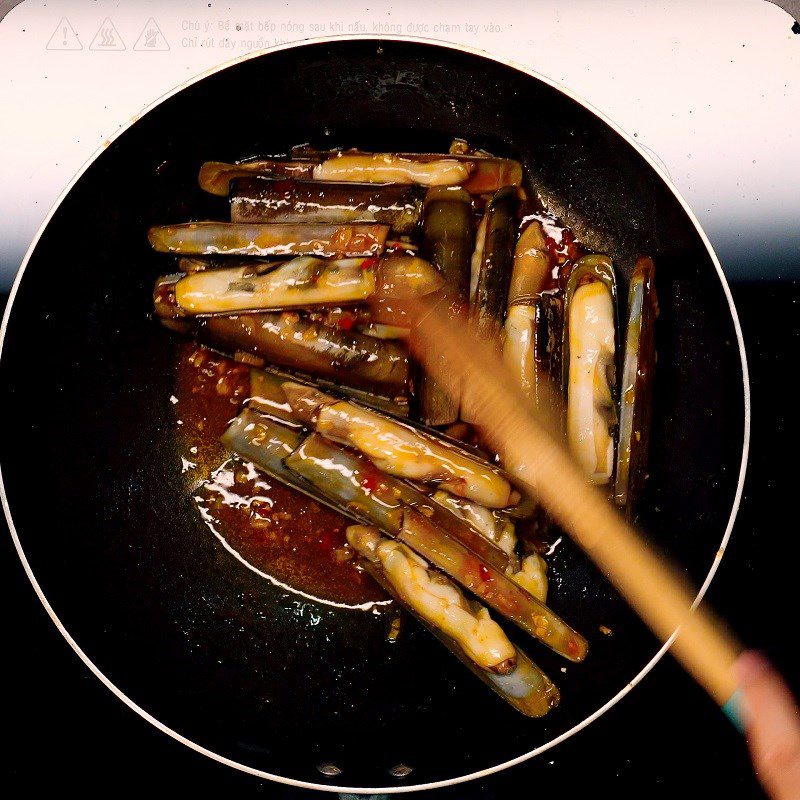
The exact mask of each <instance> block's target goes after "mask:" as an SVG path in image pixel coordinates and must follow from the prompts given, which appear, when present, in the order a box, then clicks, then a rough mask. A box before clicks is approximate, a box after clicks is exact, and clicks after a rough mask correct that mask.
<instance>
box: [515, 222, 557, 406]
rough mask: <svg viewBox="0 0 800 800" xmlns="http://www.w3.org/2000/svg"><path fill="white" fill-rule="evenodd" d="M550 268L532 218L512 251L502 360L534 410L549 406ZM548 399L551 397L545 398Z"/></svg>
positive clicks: (542, 238) (542, 237)
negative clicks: (547, 292)
mask: <svg viewBox="0 0 800 800" xmlns="http://www.w3.org/2000/svg"><path fill="white" fill-rule="evenodd" d="M550 268H551V259H550V254H549V253H548V252H547V249H546V240H545V235H544V231H543V229H542V226H541V223H539V222H537V221H533V222H531V223H530V224H529V225H528V226H527V227H526V228H525V229H524V230H523V231H522V233H521V234H520V237H519V239H518V240H517V245H516V248H515V251H514V265H513V269H512V272H511V282H510V285H509V290H508V311H507V314H506V320H505V324H504V328H503V330H504V338H503V361H504V362H505V365H506V367H507V368H508V370H509V371H510V372H511V374H512V375H513V376H514V378H515V380H516V383H517V385H518V387H519V388H520V389H521V390H522V394H523V395H524V396H525V398H526V400H528V401H529V402H530V405H531V409H532V410H534V411H539V412H542V411H548V412H550V411H551V410H552V409H550V408H549V405H548V404H547V403H545V392H546V388H545V384H546V381H545V376H546V375H547V373H548V366H549V365H548V364H547V361H548V355H549V353H550V351H551V350H552V347H551V345H552V343H551V342H550V341H549V338H548V337H549V333H550V327H551V326H550V325H548V324H547V323H548V322H552V315H550V316H548V310H550V311H552V308H551V305H552V303H553V302H554V301H555V298H554V297H553V296H552V295H543V294H542V290H543V288H544V286H545V283H546V280H547V278H548V276H549V273H550ZM547 399H548V400H550V399H552V398H549V397H548V398H547Z"/></svg>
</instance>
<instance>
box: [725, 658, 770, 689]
mask: <svg viewBox="0 0 800 800" xmlns="http://www.w3.org/2000/svg"><path fill="white" fill-rule="evenodd" d="M733 669H734V672H735V674H736V679H737V681H738V683H739V685H740V686H743V687H747V686H750V685H752V684H753V683H755V682H756V681H757V680H759V679H760V678H762V677H763V676H764V675H766V674H767V673H769V672H771V671H772V666H771V665H770V663H769V661H768V660H767V658H766V657H765V656H764V655H763V654H762V653H759V652H758V651H757V650H746V651H745V652H744V653H742V654H741V655H740V656H739V658H737V659H736V662H735V663H734V665H733Z"/></svg>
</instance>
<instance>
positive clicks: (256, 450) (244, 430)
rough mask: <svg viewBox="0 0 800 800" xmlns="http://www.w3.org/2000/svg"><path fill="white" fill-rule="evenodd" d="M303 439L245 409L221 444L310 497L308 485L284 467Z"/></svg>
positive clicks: (225, 434)
mask: <svg viewBox="0 0 800 800" xmlns="http://www.w3.org/2000/svg"><path fill="white" fill-rule="evenodd" d="M302 439H303V434H302V433H301V432H300V431H298V430H292V429H290V428H288V427H286V426H285V425H278V424H276V422H275V421H274V420H272V419H269V418H268V417H265V416H264V415H263V414H260V413H258V412H257V411H254V410H253V409H250V408H245V409H243V410H242V412H241V413H240V414H239V416H238V417H236V418H235V419H234V420H233V421H232V422H231V423H230V425H229V426H228V428H227V429H226V431H225V433H223V434H222V437H221V438H220V441H221V442H222V443H223V444H224V445H225V447H227V448H228V450H230V451H231V452H232V453H236V455H237V456H239V457H240V458H244V459H247V460H248V461H252V462H253V463H254V464H255V465H256V466H257V467H258V468H259V469H261V470H263V471H264V472H266V473H267V474H268V475H271V476H272V477H273V478H277V479H278V480H280V481H281V482H282V483H285V484H287V485H288V486H291V487H293V488H295V489H300V491H303V492H304V493H305V494H309V491H310V490H309V488H308V485H307V484H306V483H305V482H303V480H302V479H301V478H299V477H298V476H297V475H296V474H295V473H294V472H292V471H291V470H290V469H287V468H286V467H285V466H284V464H283V459H284V458H286V456H288V455H289V454H290V453H291V452H292V451H293V450H294V449H295V448H296V447H297V446H298V445H299V444H300V442H301V441H302Z"/></svg>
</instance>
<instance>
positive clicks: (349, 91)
mask: <svg viewBox="0 0 800 800" xmlns="http://www.w3.org/2000/svg"><path fill="white" fill-rule="evenodd" d="M453 136H462V137H466V138H468V139H469V140H470V142H472V143H474V144H476V145H480V146H483V147H486V148H487V149H490V150H492V151H495V152H496V153H497V154H499V155H508V156H512V157H514V158H518V159H520V160H522V161H524V162H525V164H526V165H527V167H528V168H529V170H530V171H531V172H532V174H533V175H534V176H536V180H537V184H538V188H539V189H540V190H541V191H542V192H543V193H544V194H545V195H546V196H548V197H549V198H551V200H552V201H553V202H555V203H557V204H558V206H559V208H561V209H563V210H564V213H565V216H566V221H567V222H568V223H572V224H573V225H574V226H575V227H576V229H577V231H578V233H579V234H580V235H581V236H583V237H584V238H585V239H586V240H588V241H590V242H602V243H603V244H604V246H605V247H607V248H608V249H609V251H610V254H611V255H612V256H613V257H614V258H615V259H616V260H617V262H618V264H619V265H620V266H621V268H622V270H623V271H629V270H630V267H631V265H632V259H633V258H634V257H635V255H636V254H637V253H649V254H651V255H653V257H654V258H655V259H656V263H657V265H658V292H659V298H660V304H661V318H660V321H659V324H658V333H657V337H658V339H657V341H658V376H657V387H656V408H655V419H654V431H653V449H652V459H651V470H650V482H649V488H648V490H647V494H646V497H645V499H644V502H643V505H642V518H643V521H644V523H645V525H646V527H647V530H648V531H649V533H650V534H651V535H652V537H653V539H654V540H655V541H656V542H657V543H658V544H659V545H660V546H661V547H662V548H663V549H665V550H667V551H669V552H670V553H671V554H673V555H674V556H675V557H676V558H677V559H678V560H679V561H680V563H681V564H683V565H685V568H686V572H687V575H688V576H689V577H690V578H691V579H692V580H694V581H696V582H700V581H702V579H703V578H704V577H705V575H706V573H707V572H708V570H709V568H710V567H711V565H712V562H713V560H714V557H715V555H716V553H717V550H718V548H719V547H720V541H721V539H722V536H723V532H724V530H725V527H726V524H727V522H728V519H729V516H730V513H731V507H732V503H733V499H734V495H735V490H736V486H737V480H738V474H739V466H740V461H741V453H742V439H743V427H744V426H743V419H744V406H743V392H742V368H741V361H740V355H739V349H738V343H737V338H736V334H735V331H734V325H733V321H732V317H731V313H730V310H729V306H728V302H727V300H726V297H725V294H724V291H723V288H722V285H721V283H720V280H719V277H718V275H717V273H716V271H715V268H714V265H713V262H712V260H711V258H710V256H709V254H708V252H707V250H706V248H705V247H704V245H703V242H702V240H701V238H700V236H699V235H698V233H697V231H696V229H695V227H694V226H693V224H692V222H691V221H690V219H689V217H688V216H687V214H686V212H685V211H684V210H683V209H682V207H681V206H680V204H679V203H678V201H677V200H676V199H675V197H674V196H673V194H672V193H671V192H670V190H669V189H668V188H667V187H666V186H665V185H664V183H663V182H662V180H661V178H660V177H659V176H658V175H657V174H656V173H655V172H654V171H653V170H652V168H651V167H650V166H649V165H648V164H647V163H646V162H645V160H644V159H642V158H641V157H640V156H639V155H638V153H637V152H636V151H635V150H634V149H633V148H632V147H631V146H630V145H629V144H627V143H626V141H625V140H624V139H623V138H622V137H620V136H619V135H618V134H616V133H615V132H614V131H613V130H612V129H611V128H609V127H608V126H607V125H606V124H605V123H604V122H602V121H601V120H599V119H598V118H597V117H595V116H594V115H593V114H592V113H590V112H589V111H587V110H586V109H585V108H583V107H582V106H581V105H580V104H579V103H577V102H575V101H574V100H572V99H570V98H569V97H567V96H565V95H564V94H562V93H560V92H559V91H557V90H556V89H553V88H552V87H550V86H549V85H547V84H545V83H543V82H541V81H539V80H537V79H535V78H533V77H530V76H528V75H526V74H523V73H521V72H518V71H516V70H514V69H512V68H510V67H508V66H505V65H502V64H499V63H496V62H494V61H491V60H488V59H486V58H483V57H479V56H476V55H471V54H467V53H463V52H460V51H456V50H451V49H447V48H443V47H438V46H433V45H425V44H414V43H408V42H397V41H382V42H378V41H338V42H334V43H325V44H313V45H309V46H304V47H299V48H294V49H288V50H283V51H280V52H276V53H270V54H265V55H263V56H260V57H258V58H253V59H251V60H248V61H245V62H243V63H239V64H237V65H235V66H232V67H229V68H227V69H225V70H223V71H222V72H219V73H217V74H215V75H212V76H209V77H207V78H204V79H203V80H201V81H199V82H197V83H195V84H193V85H191V86H189V87H187V88H185V89H184V90H182V91H181V92H179V93H178V94H176V95H175V96H173V97H171V98H169V99H168V100H166V101H164V102H162V103H161V104H160V105H158V106H157V107H156V108H155V109H154V110H152V111H151V112H149V113H148V114H146V115H145V116H144V117H143V118H142V119H140V120H139V121H138V122H137V123H136V124H134V125H133V126H132V127H131V128H130V129H128V130H127V131H126V132H125V133H124V134H123V135H121V136H120V137H119V138H118V139H116V140H115V141H114V142H113V143H112V144H111V145H110V146H109V147H108V148H107V149H106V150H105V152H104V153H103V154H102V155H101V156H100V157H99V158H98V159H97V160H96V161H95V162H94V163H93V164H92V166H91V167H90V168H89V169H88V170H87V171H86V172H85V173H84V174H83V176H82V177H81V178H80V179H79V180H78V182H77V183H76V184H75V186H74V187H73V188H72V190H71V191H70V192H69V194H68V195H67V197H66V199H65V200H64V201H63V203H62V204H61V205H60V207H59V208H58V210H57V211H56V213H55V215H54V216H53V218H52V220H51V221H50V223H49V225H48V226H47V228H46V230H45V232H44V234H43V236H42V237H41V239H40V241H39V242H38V244H37V246H36V248H35V250H34V252H33V254H32V256H31V258H30V261H29V263H28V265H27V269H26V271H25V274H24V276H23V278H22V281H21V283H20V285H19V290H18V293H17V296H16V299H15V300H14V303H13V307H12V308H11V311H10V317H9V320H8V329H7V333H6V338H5V343H4V348H3V353H2V364H1V365H0V369H1V370H2V379H1V381H0V385H1V386H2V391H3V396H4V406H5V416H4V418H5V420H6V426H5V431H4V435H3V437H2V439H0V463H2V471H3V480H4V481H5V488H6V492H7V498H8V503H9V506H10V509H11V513H12V516H13V520H14V525H15V527H16V530H17V532H18V534H19V538H20V540H21V544H22V547H23V548H24V551H25V553H26V555H27V558H28V560H29V562H30V565H31V567H32V570H33V573H34V574H35V575H36V577H37V578H38V580H39V582H40V584H41V587H42V589H43V591H44V593H45V594H46V596H47V598H48V600H49V601H50V603H51V604H52V607H53V608H54V610H55V613H56V614H57V615H58V616H59V618H60V619H61V621H62V622H63V624H64V626H65V627H66V629H67V630H68V631H69V632H70V633H71V634H72V636H74V638H75V640H76V641H77V644H78V645H79V646H80V647H81V648H82V649H83V651H84V652H85V653H86V654H87V655H88V657H89V658H90V659H92V660H93V662H94V663H95V664H96V665H97V667H98V668H99V669H100V670H101V671H102V672H103V673H104V674H105V675H106V676H108V678H109V679H110V680H111V681H112V682H113V683H114V684H115V685H116V686H117V687H119V689H121V690H122V691H123V692H124V693H125V694H126V695H127V696H128V697H129V698H131V699H132V700H133V701H134V702H135V703H137V704H139V705H140V706H141V707H142V708H144V709H145V710H146V711H148V712H150V713H151V714H153V715H155V716H156V717H157V718H158V719H159V720H161V721H162V722H163V723H164V724H165V725H167V726H169V727H170V728H172V729H174V730H175V731H177V732H178V733H180V734H182V735H183V736H185V737H187V738H188V739H190V740H192V741H194V742H196V743H198V744H200V745H202V746H204V747H207V748H209V749H211V750H213V751H214V752H216V753H218V754H221V755H223V756H226V757H228V758H231V759H233V760H235V761H237V762H241V763H243V764H246V765H248V766H250V767H253V768H256V769H259V770H264V771H267V772H271V773H276V774H279V775H281V776H285V777H288V778H292V779H297V780H304V781H310V782H315V783H321V784H326V783H336V784H339V785H349V786H372V787H375V786H390V785H394V784H396V783H397V779H395V778H393V777H391V776H390V775H389V773H388V770H389V769H390V768H392V767H393V766H395V765H397V764H398V763H401V762H402V763H405V764H408V765H410V766H412V767H413V772H412V773H411V774H410V775H409V776H408V777H406V778H405V779H404V780H403V783H404V784H416V783H427V782H430V781H439V780H444V779H448V778H453V777H456V776H460V775H463V774H466V773H469V772H472V771H475V770H480V769H483V768H487V767H492V766H493V765H496V764H498V763H500V762H503V761H506V760H508V759H511V758H514V757H516V756H519V755H521V754H523V753H526V752H528V751H530V750H532V749H534V748H536V747H539V746H541V745H544V744H545V743H547V742H549V741H550V740H551V739H553V738H554V737H555V736H558V735H560V734H562V733H564V732H565V731H567V730H568V729H570V728H571V727H572V726H574V725H576V724H578V723H580V722H581V721H582V720H583V719H585V718H586V717H587V716H588V715H589V714H591V713H592V712H594V711H595V710H596V709H598V708H599V707H600V706H602V705H603V704H604V703H605V702H606V701H608V700H609V699H610V698H612V697H613V696H614V695H615V694H616V693H617V692H619V691H620V690H621V689H623V688H624V687H625V686H626V684H628V682H629V681H631V680H632V679H633V678H634V677H635V676H636V675H637V673H639V671H640V670H641V669H642V668H643V666H644V665H645V664H646V663H647V662H648V661H649V660H650V659H651V658H652V656H653V655H654V653H655V652H656V650H657V646H656V643H655V641H654V640H653V639H652V638H651V637H650V636H649V634H647V633H646V632H645V631H644V629H643V627H642V626H641V625H640V623H638V622H637V621H636V620H635V619H634V618H633V616H632V615H631V613H630V612H629V611H628V610H627V608H626V606H625V605H624V603H623V602H621V601H620V599H619V598H618V597H617V596H616V594H615V593H614V592H613V591H612V590H611V589H610V588H609V586H608V585H607V584H606V582H605V581H604V580H603V579H602V578H601V576H599V575H598V573H597V572H596V571H595V570H594V569H593V568H592V567H591V566H590V565H589V564H587V562H586V560H585V559H584V558H583V557H582V556H581V554H579V553H577V552H576V551H575V550H574V549H573V548H572V547H571V546H570V545H569V544H567V543H564V544H563V545H562V546H560V547H559V548H558V550H557V553H556V556H555V557H554V559H553V573H554V576H555V578H554V580H553V581H552V584H553V589H552V604H553V606H554V607H555V608H556V609H557V610H558V611H559V612H560V613H562V614H563V616H564V617H566V618H567V619H568V620H570V621H571V622H573V624H575V625H576V627H578V628H579V629H580V630H581V631H583V632H584V633H585V634H586V635H587V636H588V638H589V640H590V643H591V648H592V649H591V653H590V657H589V659H588V661H587V662H586V663H585V664H584V665H582V666H572V665H569V666H566V662H562V661H560V660H559V659H558V658H557V657H555V656H552V655H551V654H549V653H547V652H544V650H543V649H542V648H540V647H538V646H537V645H536V644H534V643H533V642H530V641H528V642H525V646H526V648H527V650H528V652H529V653H531V654H532V655H533V657H534V658H535V659H536V660H537V661H539V663H540V664H541V665H542V666H543V667H544V668H545V669H546V670H547V671H548V672H549V673H550V674H551V675H552V676H553V678H554V679H555V680H556V681H557V682H558V683H559V685H560V686H561V689H562V696H563V700H562V704H561V706H560V708H558V709H557V710H556V711H555V712H554V713H552V714H551V715H550V716H549V717H548V718H546V719H545V720H541V721H536V720H529V719H525V718H523V717H521V716H519V715H517V714H516V712H514V711H513V710H511V709H509V708H508V707H506V706H505V704H503V703H502V702H501V701H500V700H498V699H497V698H495V697H494V696H493V695H492V694H491V693H489V692H488V691H487V690H485V688H484V687H483V686H481V685H480V684H479V683H477V682H476V681H475V679H474V678H473V677H472V676H471V675H470V674H469V673H468V672H467V671H465V670H464V669H463V668H462V667H461V666H460V665H459V664H458V663H457V662H456V661H455V660H454V659H453V658H452V657H451V656H450V655H449V654H448V653H446V652H445V651H444V650H442V649H441V647H440V646H439V644H438V643H437V642H435V641H434V640H433V639H432V638H431V637H430V636H429V635H428V634H426V633H425V632H423V631H422V630H418V629H417V628H416V627H415V626H408V627H407V629H406V632H405V634H404V635H403V637H402V639H401V641H400V642H399V643H398V644H396V645H395V646H393V647H389V646H387V645H386V643H385V641H384V632H385V631H384V625H385V621H384V620H382V619H378V618H374V617H372V616H370V615H369V614H364V613H359V612H346V611H345V612H343V611H338V610H335V609H332V608H330V607H326V606H319V605H316V604H314V603H312V602H309V601H305V600H302V599H301V598H298V597H297V596H294V595H291V594H287V593H286V592H284V591H281V590H278V589H276V588H274V587H272V586H271V585H270V584H269V583H267V582H266V581H265V580H263V579H262V578H259V577H258V576H257V575H255V574H254V573H252V572H251V571H249V570H248V569H247V568H246V567H244V566H243V565H241V564H240V563H239V562H238V561H236V560H235V559H234V558H233V557H232V556H231V555H230V554H229V553H228V552H226V551H225V550H224V549H223V548H222V547H221V545H220V544H219V543H218V542H217V540H216V539H215V538H214V537H213V536H212V535H211V533H210V532H209V531H208V529H207V528H206V527H205V525H204V524H203V522H202V521H201V520H200V518H199V516H198V514H197V512H196V509H195V507H194V505H193V503H192V502H191V500H190V497H189V492H188V491H187V486H186V482H185V480H184V478H183V477H182V475H181V470H180V461H179V457H178V453H177V445H176V442H175V438H174V431H175V418H174V413H173V408H172V406H171V404H170V402H169V397H170V395H171V393H172V388H173V387H172V382H173V368H174V361H175V346H174V340H173V339H172V337H171V336H170V335H169V334H167V333H166V332H165V331H163V330H161V329H160V328H159V326H158V325H157V324H155V323H154V322H153V321H152V320H151V318H150V308H151V299H150V292H151V286H152V281H153V278H154V276H155V275H156V274H158V273H159V272H161V271H164V269H165V262H164V260H163V257H160V256H157V255H155V254H153V253H151V252H150V250H149V248H148V245H147V240H146V231H147V228H148V226H150V225H152V224H155V223H168V222H179V221H184V220H186V219H189V218H204V217H211V218H214V217H217V218H224V217H223V216H221V215H224V214H225V213H226V208H225V201H224V200H222V199H220V198H212V197H209V196H206V195H204V194H203V193H202V192H201V191H200V190H199V189H198V188H197V181H196V178H197V169H198V166H199V165H200V163H201V162H202V161H204V160H206V159H215V160H233V159H239V158H242V157H246V156H250V155H255V154H270V153H283V152H285V151H286V150H287V148H288V147H290V146H291V145H294V144H297V143H299V142H305V141H311V142H313V143H315V144H317V145H320V146H323V145H327V144H331V145H347V146H349V145H355V146H360V147H364V148H367V149H372V150H381V149H386V150H392V149H402V150H423V151H424V150H428V151H437V150H442V149H443V148H446V147H447V145H448V143H449V141H450V139H451V138H452V137H453ZM600 625H606V626H608V627H610V628H612V629H613V631H614V636H613V637H610V638H609V637H606V636H604V635H602V634H601V633H600V632H599V630H598V626H600ZM515 637H516V638H517V640H518V641H520V637H517V636H516V634H515ZM565 666H566V671H565V672H562V671H561V670H562V668H563V667H565ZM623 744H624V743H621V746H622V745H623ZM324 762H332V763H334V764H336V765H337V766H338V767H339V768H340V769H341V770H342V772H341V775H339V776H338V777H336V778H333V779H328V778H325V777H324V776H322V775H321V774H320V773H319V772H318V770H317V766H318V765H319V764H320V763H324Z"/></svg>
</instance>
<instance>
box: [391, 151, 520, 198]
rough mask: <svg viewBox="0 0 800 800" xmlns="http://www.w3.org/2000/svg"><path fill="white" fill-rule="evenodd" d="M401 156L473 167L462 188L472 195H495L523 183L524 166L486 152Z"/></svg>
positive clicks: (403, 154)
mask: <svg viewBox="0 0 800 800" xmlns="http://www.w3.org/2000/svg"><path fill="white" fill-rule="evenodd" d="M398 155H399V156H401V157H403V158H408V159H412V160H418V161H421V162H423V163H424V162H425V161H433V160H436V159H440V158H452V159H455V160H456V161H461V162H464V163H467V164H470V165H471V171H470V174H469V177H468V178H467V179H466V180H465V181H463V182H462V183H461V187H462V188H463V189H465V190H466V191H468V192H469V193H470V194H493V193H494V192H496V191H497V190H498V189H502V188H503V187H504V186H519V185H520V184H521V183H522V164H520V163H519V161H514V160H513V159H511V158H497V157H496V156H492V155H489V154H488V153H485V152H470V153H451V154H449V155H446V156H445V155H437V154H435V153H399V154H398Z"/></svg>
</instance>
